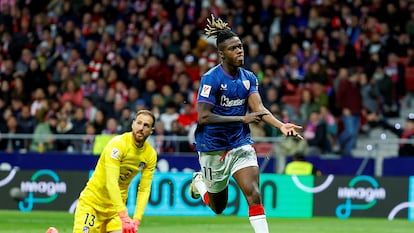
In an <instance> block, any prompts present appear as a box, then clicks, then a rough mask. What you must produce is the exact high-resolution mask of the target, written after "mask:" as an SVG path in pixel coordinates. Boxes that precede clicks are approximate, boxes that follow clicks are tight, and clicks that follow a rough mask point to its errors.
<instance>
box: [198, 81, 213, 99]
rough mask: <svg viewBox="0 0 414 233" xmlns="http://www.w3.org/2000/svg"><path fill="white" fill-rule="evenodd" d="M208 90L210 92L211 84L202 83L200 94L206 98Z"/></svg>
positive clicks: (208, 93)
mask: <svg viewBox="0 0 414 233" xmlns="http://www.w3.org/2000/svg"><path fill="white" fill-rule="evenodd" d="M210 92H211V86H210V85H205V84H204V85H203V88H202V89H201V93H200V95H201V96H203V97H206V98H208V97H209V96H210Z"/></svg>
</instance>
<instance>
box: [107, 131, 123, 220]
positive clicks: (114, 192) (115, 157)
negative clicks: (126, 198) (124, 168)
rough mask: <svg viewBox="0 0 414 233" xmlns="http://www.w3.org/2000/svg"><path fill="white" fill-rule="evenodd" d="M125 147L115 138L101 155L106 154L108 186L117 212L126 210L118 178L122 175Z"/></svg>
mask: <svg viewBox="0 0 414 233" xmlns="http://www.w3.org/2000/svg"><path fill="white" fill-rule="evenodd" d="M124 150H125V147H124V146H123V145H122V142H121V140H117V139H113V140H111V141H110V142H109V143H108V144H107V145H106V147H105V148H104V150H103V152H102V154H101V156H105V159H106V164H105V169H106V173H105V174H106V188H107V190H108V195H109V198H110V200H111V202H112V204H113V205H114V208H115V209H116V211H117V212H120V211H122V210H126V206H125V204H124V203H123V201H122V196H121V190H120V188H119V184H118V179H119V175H120V166H121V160H122V157H123V156H125V151H124Z"/></svg>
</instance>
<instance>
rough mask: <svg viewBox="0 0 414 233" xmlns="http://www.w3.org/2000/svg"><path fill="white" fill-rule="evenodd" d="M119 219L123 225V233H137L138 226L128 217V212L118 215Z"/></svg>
mask: <svg viewBox="0 0 414 233" xmlns="http://www.w3.org/2000/svg"><path fill="white" fill-rule="evenodd" d="M118 216H119V218H120V219H121V223H122V233H136V232H137V230H138V229H137V228H138V226H136V225H135V222H134V221H133V220H132V219H131V218H130V217H129V216H128V213H127V211H126V210H124V211H121V212H119V213H118Z"/></svg>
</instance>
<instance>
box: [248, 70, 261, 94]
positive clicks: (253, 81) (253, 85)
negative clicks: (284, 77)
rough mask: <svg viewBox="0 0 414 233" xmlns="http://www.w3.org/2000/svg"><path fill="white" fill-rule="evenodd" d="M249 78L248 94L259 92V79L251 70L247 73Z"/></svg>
mask: <svg viewBox="0 0 414 233" xmlns="http://www.w3.org/2000/svg"><path fill="white" fill-rule="evenodd" d="M249 74H250V75H249V80H250V84H251V85H250V91H249V95H251V94H253V93H256V92H259V80H258V79H257V77H256V75H254V74H253V73H252V72H250V73H249Z"/></svg>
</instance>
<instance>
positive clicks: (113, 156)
mask: <svg viewBox="0 0 414 233" xmlns="http://www.w3.org/2000/svg"><path fill="white" fill-rule="evenodd" d="M132 137H133V136H132V132H127V133H124V134H122V135H118V136H116V137H114V138H113V139H111V140H110V141H109V143H108V144H107V145H106V146H105V148H104V150H103V152H102V153H101V155H100V158H99V160H98V162H97V165H96V168H95V171H94V173H93V175H92V176H91V178H90V179H89V181H88V182H87V184H86V187H85V189H84V190H83V191H82V192H81V194H80V197H81V198H83V199H85V200H89V201H90V202H92V203H93V204H94V205H98V206H99V207H100V208H102V209H106V210H108V209H113V210H114V211H116V212H120V211H122V210H125V209H126V206H125V204H126V199H127V195H128V187H129V184H130V183H131V181H132V179H133V178H134V177H135V176H136V175H137V174H138V172H141V178H140V182H139V186H138V193H137V200H136V208H135V213H134V216H133V218H134V219H139V220H141V219H142V216H143V214H144V210H145V207H146V205H147V203H148V199H149V195H150V191H151V183H152V177H153V174H154V171H155V166H156V162H157V153H156V151H155V149H154V148H153V147H152V146H151V145H150V144H149V143H148V142H147V141H146V142H145V143H144V146H143V147H142V148H137V147H136V146H135V144H134V141H133V138H132Z"/></svg>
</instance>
